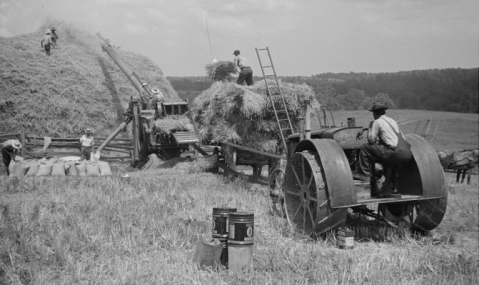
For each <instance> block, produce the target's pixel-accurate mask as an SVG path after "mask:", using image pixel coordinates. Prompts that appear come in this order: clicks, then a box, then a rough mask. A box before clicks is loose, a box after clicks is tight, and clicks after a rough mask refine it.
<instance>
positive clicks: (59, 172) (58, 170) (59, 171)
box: [52, 161, 66, 176]
mask: <svg viewBox="0 0 479 285" xmlns="http://www.w3.org/2000/svg"><path fill="white" fill-rule="evenodd" d="M52 176H66V174H65V163H64V162H62V161H58V162H55V163H54V164H53V165H52Z"/></svg>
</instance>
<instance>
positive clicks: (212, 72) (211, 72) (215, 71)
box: [205, 60, 237, 81]
mask: <svg viewBox="0 0 479 285" xmlns="http://www.w3.org/2000/svg"><path fill="white" fill-rule="evenodd" d="M205 68H206V73H207V74H208V76H209V77H210V78H211V79H213V80H215V81H223V80H226V81H230V80H231V79H232V78H233V76H232V74H235V73H237V71H236V68H235V64H234V63H233V62H232V61H222V60H221V61H217V62H213V63H210V64H207V65H206V67H205Z"/></svg>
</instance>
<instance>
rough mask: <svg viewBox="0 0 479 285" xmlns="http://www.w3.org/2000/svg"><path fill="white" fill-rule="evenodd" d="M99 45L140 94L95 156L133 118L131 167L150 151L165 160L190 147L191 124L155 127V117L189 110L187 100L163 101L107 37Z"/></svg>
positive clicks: (195, 140)
mask: <svg viewBox="0 0 479 285" xmlns="http://www.w3.org/2000/svg"><path fill="white" fill-rule="evenodd" d="M102 48H103V51H105V52H106V53H107V54H108V55H109V56H110V57H111V59H112V60H113V61H114V62H115V63H116V64H117V65H118V67H119V68H120V69H121V71H122V72H123V73H124V74H125V75H126V77H127V78H128V79H129V80H130V82H131V83H132V84H133V86H134V87H135V88H136V90H138V92H139V95H140V96H139V98H133V97H132V98H131V100H130V103H129V106H128V109H127V111H126V113H125V120H124V121H123V123H121V124H120V126H119V127H118V128H117V129H116V130H115V131H114V132H113V133H112V134H111V135H110V136H109V137H108V138H107V139H106V140H105V141H104V143H103V144H102V145H101V146H100V147H98V150H97V154H96V157H99V156H100V152H101V150H102V149H103V148H104V147H105V146H107V145H108V143H110V141H111V140H113V139H114V138H115V137H116V136H117V135H118V134H119V133H120V132H121V131H123V130H125V129H126V126H127V125H128V124H129V123H130V122H132V137H133V140H132V141H133V150H132V151H131V152H130V157H131V165H132V166H133V167H135V166H137V167H141V166H142V165H144V164H145V163H146V161H147V160H148V156H149V155H150V154H153V153H154V154H157V155H158V156H159V157H160V158H163V159H165V160H168V159H171V158H174V157H178V156H180V155H181V153H182V152H183V151H185V150H188V149H189V148H190V144H195V143H198V142H199V140H198V138H197V136H196V133H195V132H194V129H193V125H191V129H189V130H186V129H185V130H181V131H172V132H169V131H162V130H158V129H156V128H157V126H155V120H162V119H165V118H168V119H169V120H175V119H178V116H181V115H185V113H186V112H188V103H187V102H185V101H178V102H165V101H164V100H163V99H162V98H161V95H159V94H161V93H160V92H159V89H157V88H152V89H150V88H149V87H148V85H147V84H146V83H142V81H141V79H140V77H139V76H138V75H137V74H136V73H135V72H132V71H131V70H130V68H129V67H128V66H127V65H126V64H125V62H124V61H123V60H122V59H121V58H120V56H119V55H118V54H117V53H116V52H115V50H114V49H113V47H112V46H111V45H110V44H109V43H108V42H107V41H104V43H103V44H102ZM174 115H177V116H174Z"/></svg>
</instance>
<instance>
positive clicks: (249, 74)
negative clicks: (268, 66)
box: [233, 50, 254, 86]
mask: <svg viewBox="0 0 479 285" xmlns="http://www.w3.org/2000/svg"><path fill="white" fill-rule="evenodd" d="M233 54H234V56H235V59H234V64H235V67H236V68H238V69H239V71H238V72H239V76H238V81H236V83H238V84H240V85H243V84H244V82H245V81H246V84H247V85H248V86H250V85H253V84H254V82H253V70H252V69H251V67H250V66H249V64H248V61H247V60H246V58H244V57H242V56H240V51H239V50H235V51H234V53H233Z"/></svg>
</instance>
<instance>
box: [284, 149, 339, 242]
mask: <svg viewBox="0 0 479 285" xmlns="http://www.w3.org/2000/svg"><path fill="white" fill-rule="evenodd" d="M283 191H284V195H285V206H286V213H287V215H288V218H289V220H290V221H291V223H292V224H294V225H295V226H296V228H297V229H298V230H300V231H301V232H302V233H304V234H307V235H315V234H316V235H319V234H322V233H324V232H326V231H328V230H330V229H334V228H335V227H338V226H340V225H341V224H343V223H344V222H345V221H346V216H347V209H346V208H337V209H335V208H332V207H331V206H330V203H329V198H328V197H329V195H328V187H327V184H326V178H325V175H324V171H323V169H322V164H321V158H320V157H319V155H318V153H317V152H316V151H314V150H303V151H301V152H296V153H294V154H293V155H292V157H291V158H290V160H289V161H288V166H287V168H286V174H285V181H284V186H283Z"/></svg>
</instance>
